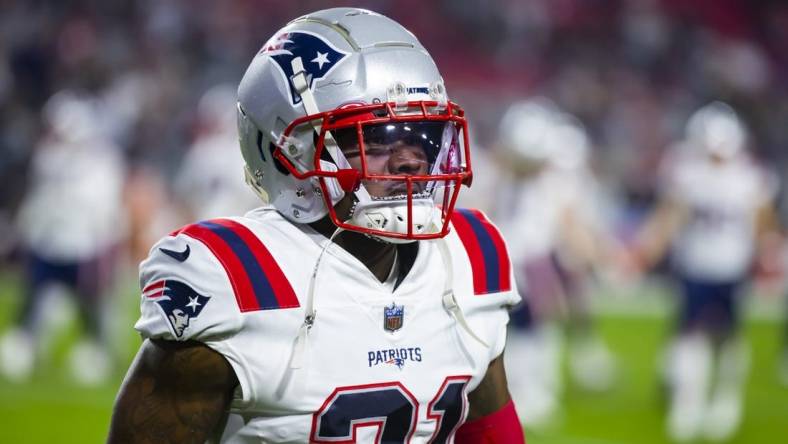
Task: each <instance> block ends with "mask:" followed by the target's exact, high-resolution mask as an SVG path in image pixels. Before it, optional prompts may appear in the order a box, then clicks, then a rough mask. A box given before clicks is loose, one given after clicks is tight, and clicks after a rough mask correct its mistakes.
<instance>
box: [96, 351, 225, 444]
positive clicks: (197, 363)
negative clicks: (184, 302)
mask: <svg viewBox="0 0 788 444" xmlns="http://www.w3.org/2000/svg"><path fill="white" fill-rule="evenodd" d="M237 384H238V380H237V378H236V376H235V373H234V372H233V369H232V367H231V366H230V364H229V363H228V362H227V360H226V359H224V357H222V356H221V355H220V354H219V353H217V352H215V351H214V350H211V349H210V348H208V347H207V346H206V345H204V344H201V343H199V342H194V341H187V342H175V341H162V340H150V339H148V340H146V341H145V342H144V343H143V344H142V346H141V347H140V350H139V352H138V353H137V356H136V358H135V359H134V362H133V363H132V365H131V368H130V369H129V372H128V373H127V374H126V379H125V380H124V381H123V384H122V386H121V388H120V392H119V393H118V397H117V399H116V401H115V408H114V412H113V414H112V422H111V424H110V430H109V438H108V439H107V442H108V443H170V442H172V443H175V442H177V443H203V442H205V441H206V440H207V439H208V438H209V437H210V436H211V434H212V433H213V432H214V431H215V429H216V428H217V425H218V424H219V423H220V422H221V421H222V420H223V419H224V418H225V415H226V414H227V411H228V408H229V405H230V400H231V399H232V393H233V390H234V388H235V386H236V385H237Z"/></svg>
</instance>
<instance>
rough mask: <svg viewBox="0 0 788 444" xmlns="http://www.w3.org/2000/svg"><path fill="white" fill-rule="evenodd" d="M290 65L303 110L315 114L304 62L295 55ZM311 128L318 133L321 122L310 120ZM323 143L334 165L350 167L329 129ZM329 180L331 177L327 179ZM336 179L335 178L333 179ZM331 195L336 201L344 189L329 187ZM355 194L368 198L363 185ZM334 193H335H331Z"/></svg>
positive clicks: (315, 106)
mask: <svg viewBox="0 0 788 444" xmlns="http://www.w3.org/2000/svg"><path fill="white" fill-rule="evenodd" d="M290 66H292V68H293V78H292V81H293V87H295V90H296V92H297V93H298V95H299V96H301V103H302V104H303V105H304V111H306V114H307V115H315V114H319V113H320V108H318V107H317V101H316V100H315V96H314V95H313V94H312V90H311V89H309V81H308V79H307V77H306V70H305V69H304V62H303V61H302V60H301V57H296V58H294V59H293V60H292V61H291V62H290ZM310 125H312V128H313V129H314V130H315V133H316V134H320V131H321V128H322V127H321V122H320V121H319V120H312V121H311V122H310ZM323 145H324V146H325V148H326V151H327V152H328V155H329V156H330V157H331V160H333V161H334V165H335V166H336V168H338V169H350V168H351V166H350V164H348V163H347V159H345V156H344V155H342V151H341V150H340V149H339V145H338V144H337V142H336V140H335V139H334V136H333V135H332V134H331V131H326V133H325V136H324V138H323ZM327 180H331V179H327ZM334 180H336V179H334ZM329 190H330V191H331V194H332V196H330V197H331V200H332V202H334V203H336V202H338V201H339V199H342V197H343V196H344V191H343V190H342V188H341V187H329ZM355 193H356V195H357V196H359V197H360V198H362V199H363V197H367V198H369V193H367V190H366V189H364V188H363V187H359V188H358V190H356V191H355ZM333 194H336V195H333Z"/></svg>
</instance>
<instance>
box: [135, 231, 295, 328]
mask: <svg viewBox="0 0 788 444" xmlns="http://www.w3.org/2000/svg"><path fill="white" fill-rule="evenodd" d="M140 287H141V288H142V300H141V309H142V315H141V317H140V319H139V321H138V322H137V324H136V325H135V328H136V329H137V330H139V331H140V332H141V333H142V334H143V336H145V337H153V338H164V339H174V340H187V339H197V340H204V339H211V338H214V337H224V336H227V335H231V334H234V333H235V332H237V331H238V329H240V328H241V326H242V324H243V318H242V314H243V313H245V312H252V311H258V310H272V309H279V308H293V307H298V306H299V303H298V299H297V297H296V295H295V292H294V291H293V289H292V287H291V286H290V283H289V282H288V280H287V279H286V277H285V276H284V274H283V272H282V270H281V269H280V267H279V266H278V265H277V263H276V261H275V260H274V259H273V257H272V256H271V254H270V252H269V251H268V249H267V248H266V247H265V246H264V245H263V243H262V242H261V241H260V239H258V237H257V236H256V235H255V234H254V233H252V231H251V230H249V228H247V227H245V226H244V225H242V224H241V223H239V222H237V221H234V220H230V219H214V220H209V221H203V222H199V223H196V224H192V225H188V226H186V227H183V228H181V229H180V230H177V231H174V232H172V233H170V235H169V236H167V237H165V238H163V239H161V240H159V241H158V242H157V243H156V244H155V245H154V247H153V248H152V249H151V251H150V254H149V256H148V258H147V259H146V260H144V261H143V262H142V263H141V264H140Z"/></svg>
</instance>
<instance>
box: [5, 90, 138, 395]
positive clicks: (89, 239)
mask: <svg viewBox="0 0 788 444" xmlns="http://www.w3.org/2000/svg"><path fill="white" fill-rule="evenodd" d="M44 117H45V119H46V120H47V123H48V124H49V129H50V131H49V134H48V135H47V136H46V137H45V138H44V139H43V140H42V141H41V142H40V144H39V145H38V146H37V147H36V150H35V151H34V153H33V157H32V163H31V172H30V186H29V190H28V192H27V194H26V196H25V198H24V200H23V202H22V206H21V209H20V212H19V215H18V219H17V231H18V233H19V237H20V241H21V246H22V248H23V251H24V252H25V253H26V256H27V259H28V261H27V263H28V264H27V282H26V294H25V295H24V296H23V302H22V308H21V315H20V316H19V318H20V319H19V321H18V325H17V326H16V327H15V328H13V329H12V330H10V331H9V332H8V333H7V334H5V335H4V336H3V338H2V339H1V340H0V370H2V372H3V373H4V374H5V375H6V376H8V377H10V378H11V379H23V378H25V377H27V376H29V375H30V373H31V371H32V369H33V366H34V363H35V362H34V361H35V358H36V355H37V354H38V353H39V348H41V349H43V350H44V351H45V349H46V348H47V347H45V346H43V344H42V342H47V339H48V337H49V336H51V335H48V334H47V333H48V330H49V329H51V327H52V325H51V324H57V323H58V319H57V316H58V315H60V314H62V313H63V312H64V310H62V309H56V308H55V307H56V306H55V305H52V303H53V302H54V301H52V300H51V298H50V297H49V296H50V295H51V294H53V292H52V290H57V289H59V288H60V287H63V286H64V287H66V288H67V289H68V290H70V293H71V295H72V296H73V300H74V301H75V302H76V304H75V305H76V306H77V308H78V310H79V313H80V315H81V318H82V321H83V324H84V325H83V327H84V328H83V330H84V331H85V333H86V335H85V336H86V338H85V340H83V341H81V342H80V343H78V344H77V345H76V346H75V347H74V349H73V350H72V353H71V359H70V366H71V371H72V373H73V376H74V377H75V378H76V379H77V380H78V381H79V382H81V383H85V384H91V385H92V384H97V383H100V382H102V381H103V380H105V379H106V377H108V376H109V372H110V370H111V368H110V367H111V362H110V357H109V354H107V353H106V351H105V350H104V344H103V342H104V333H103V331H102V329H103V328H102V327H103V326H102V325H101V321H102V319H103V318H104V317H105V316H103V313H102V311H101V310H102V308H103V304H102V300H103V299H105V298H106V296H107V295H106V294H105V293H106V292H108V291H109V290H110V288H111V285H112V280H113V276H112V275H113V272H114V270H113V269H114V260H113V259H114V256H115V253H116V252H115V249H116V247H118V246H119V245H120V243H121V242H122V240H123V239H124V238H125V236H126V225H125V222H126V219H125V216H124V207H123V189H124V185H125V179H126V170H125V163H124V158H123V153H122V152H121V151H120V149H119V147H117V146H116V145H115V144H114V143H113V142H111V141H110V140H109V139H108V138H107V137H106V136H105V135H104V133H103V132H102V131H101V130H100V129H99V128H98V127H96V122H95V118H96V111H95V109H94V104H93V103H92V102H91V101H90V100H89V99H86V98H81V97H78V96H77V95H76V94H74V93H71V92H68V91H63V92H60V93H57V94H56V95H54V96H53V97H52V98H51V99H50V100H49V101H48V102H47V105H46V106H45V108H44ZM61 308H62V307H61ZM61 318H62V316H61Z"/></svg>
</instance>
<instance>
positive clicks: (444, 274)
mask: <svg viewBox="0 0 788 444" xmlns="http://www.w3.org/2000/svg"><path fill="white" fill-rule="evenodd" d="M453 226H454V230H453V231H452V233H451V234H449V235H448V236H447V237H446V238H445V239H443V240H435V241H421V242H419V243H418V254H417V256H416V259H415V263H414V264H413V268H412V270H411V271H410V272H409V273H408V275H407V276H406V277H405V278H404V280H403V281H402V282H401V283H400V284H399V285H398V286H396V288H395V282H393V280H392V279H389V281H387V282H383V283H381V282H380V281H379V280H377V279H376V278H375V276H373V275H372V274H371V272H370V271H369V269H368V268H367V267H366V266H365V265H363V264H362V263H361V262H359V261H358V260H357V259H355V258H354V257H353V256H351V255H350V254H349V253H347V252H346V251H345V250H343V249H342V248H340V247H338V246H336V245H334V244H332V243H331V241H329V240H328V239H327V238H325V237H324V236H323V235H321V234H318V233H317V232H315V231H313V230H312V229H311V228H310V227H309V226H308V225H296V224H292V223H290V222H289V221H287V220H285V219H284V218H283V217H282V216H281V215H280V213H278V212H277V211H276V210H275V209H274V208H273V207H263V208H260V209H257V210H255V211H253V212H250V213H248V214H247V215H246V216H245V217H237V218H229V219H214V220H211V221H205V222H201V223H198V224H195V225H189V226H187V227H184V228H182V229H181V230H179V231H177V232H175V233H172V234H171V235H170V236H168V237H166V238H164V239H162V240H161V241H160V242H158V243H157V244H156V245H155V246H154V247H153V249H152V250H151V254H150V256H149V258H148V259H147V260H146V261H145V262H143V263H142V265H141V285H142V287H143V293H142V302H141V308H142V316H141V318H140V320H139V321H138V322H137V324H136V327H135V328H136V329H137V330H138V331H140V332H141V334H142V336H143V337H145V338H163V339H167V340H178V341H185V340H197V341H201V342H203V343H205V344H206V345H208V346H209V347H211V348H213V349H214V350H216V351H218V352H219V353H221V354H222V355H223V356H224V357H225V358H226V359H227V361H228V362H229V363H230V364H231V365H232V367H233V369H234V370H235V374H236V375H237V377H238V380H239V387H238V389H237V391H236V394H235V399H234V400H233V402H232V406H231V415H230V419H229V420H228V422H227V425H226V427H225V429H224V431H223V433H222V436H221V438H219V437H217V439H220V440H221V442H232V443H243V442H249V443H252V442H254V443H257V442H271V443H304V442H308V441H321V442H324V441H325V442H328V441H333V440H351V437H352V440H353V442H377V441H376V436H377V437H378V438H377V439H378V440H381V441H392V442H393V441H402V440H405V441H408V440H409V442H427V441H428V440H430V438H434V439H438V440H443V439H448V441H446V442H450V441H451V439H450V437H451V436H453V433H454V431H455V430H456V428H457V427H458V426H459V425H460V424H461V423H462V421H463V420H464V417H465V415H466V414H467V393H469V392H471V391H472V390H473V389H474V388H475V387H476V386H478V384H479V382H480V381H481V378H482V377H483V376H484V375H485V373H486V371H487V366H488V364H489V362H490V361H491V360H492V359H494V358H495V357H497V356H498V355H499V354H500V353H501V352H502V350H503V347H504V343H505V340H506V324H507V321H508V313H507V307H509V306H510V305H513V304H516V303H517V302H518V301H519V299H520V298H519V296H518V294H517V292H516V290H515V287H514V285H513V279H512V275H511V268H510V267H509V265H508V263H509V260H508V257H507V255H506V251H505V247H504V245H503V241H502V239H501V237H500V235H499V234H498V233H497V230H496V229H495V228H494V227H493V226H492V225H491V224H490V223H489V222H487V221H486V219H485V218H484V216H482V214H481V213H479V212H475V211H469V210H457V212H456V213H455V216H454V217H453ZM444 242H445V247H446V248H447V251H448V252H447V253H441V251H440V247H441V245H440V244H441V243H444ZM321 251H324V252H325V254H323V255H322V259H319V258H320V257H321ZM447 257H448V258H451V259H450V260H451V264H450V265H447V264H446V262H445V261H446V260H447ZM318 261H320V262H319V270H318V271H317V274H316V277H315V278H314V281H312V280H311V276H312V273H313V270H314V269H315V266H316V265H315V264H316V263H317V262H318ZM396 268H397V267H396V266H395V267H394V270H392V274H391V276H392V277H393V276H397V275H398V273H397V272H396ZM447 285H448V286H450V288H451V289H452V290H453V293H454V295H455V297H456V302H457V304H458V305H459V307H460V309H461V312H458V311H452V310H451V309H449V308H448V307H450V305H451V304H449V305H446V301H442V298H441V295H442V294H444V290H445V289H446V288H447V287H446V286H447ZM312 286H313V287H312ZM310 288H313V289H314V293H313V294H310ZM310 304H314V308H315V310H316V311H315V314H316V316H315V318H314V324H313V325H312V326H311V328H308V329H307V328H306V327H305V325H306V324H305V313H306V312H308V310H307V307H308V306H309V305H310ZM463 315H464V316H463ZM461 319H464V320H465V321H461ZM463 322H467V324H466V326H463ZM474 335H477V336H478V339H477V338H474ZM482 342H484V343H486V345H483V344H482ZM245 418H247V419H245ZM248 418H252V419H251V420H249V419H248ZM388 424H390V425H391V426H392V427H387V425H388ZM395 430H400V431H402V430H406V431H407V435H406V436H395Z"/></svg>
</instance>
